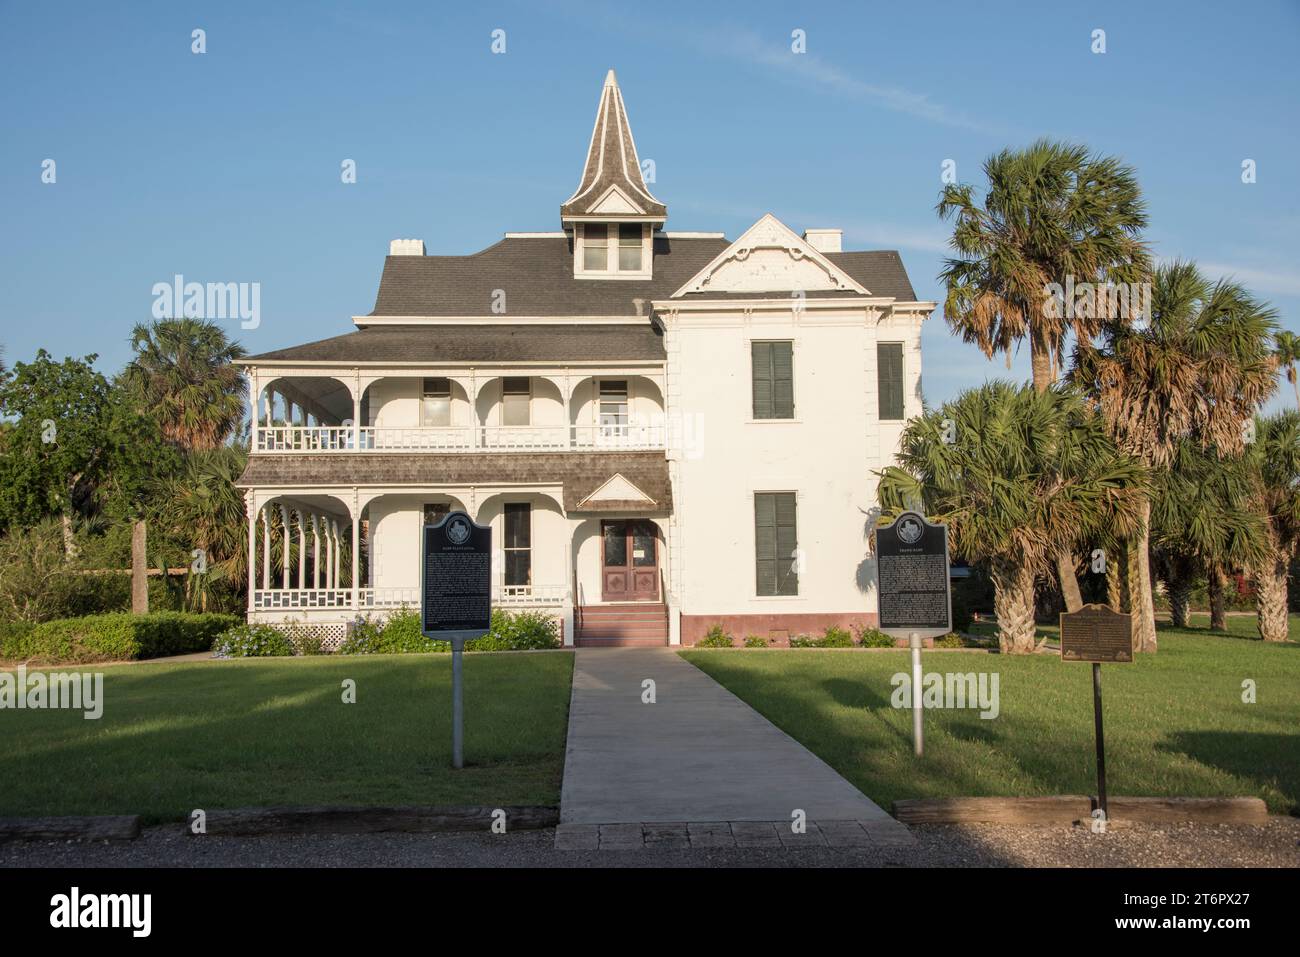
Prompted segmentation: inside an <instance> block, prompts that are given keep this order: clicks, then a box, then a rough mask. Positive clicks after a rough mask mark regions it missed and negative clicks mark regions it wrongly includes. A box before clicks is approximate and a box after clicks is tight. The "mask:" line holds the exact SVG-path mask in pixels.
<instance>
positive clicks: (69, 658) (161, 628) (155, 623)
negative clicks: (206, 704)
mask: <svg viewBox="0 0 1300 957" xmlns="http://www.w3.org/2000/svg"><path fill="white" fill-rule="evenodd" d="M238 623H239V618H238V617H236V616H234V615H187V614H182V613H180V612H156V613H154V614H149V615H131V614H127V613H125V612H115V613H113V614H108V615H87V616H85V617H82V618H59V619H55V620H54V621H47V622H43V623H42V624H39V625H36V626H34V627H32V628H30V629H28V630H26V631H25V632H14V633H12V635H11V637H9V638H8V639H7V640H6V645H7V647H6V649H5V654H6V655H7V656H9V657H13V658H20V659H25V660H38V661H44V662H49V663H59V662H69V663H78V662H94V661H122V660H133V659H139V658H160V657H163V656H165V655H183V654H190V653H193V652H197V651H207V650H208V649H209V648H211V647H212V644H213V641H214V640H215V639H216V638H217V636H218V635H220V634H221V633H222V632H223V631H225V630H226V629H228V628H231V627H232V626H234V625H237V624H238Z"/></svg>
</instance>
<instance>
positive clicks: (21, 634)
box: [0, 621, 36, 659]
mask: <svg viewBox="0 0 1300 957" xmlns="http://www.w3.org/2000/svg"><path fill="white" fill-rule="evenodd" d="M35 627H36V626H35V625H33V624H32V623H31V622H30V621H0V659H4V658H21V657H22V649H23V643H24V642H25V641H26V640H27V635H28V633H29V632H30V631H31V630H32V629H33V628H35Z"/></svg>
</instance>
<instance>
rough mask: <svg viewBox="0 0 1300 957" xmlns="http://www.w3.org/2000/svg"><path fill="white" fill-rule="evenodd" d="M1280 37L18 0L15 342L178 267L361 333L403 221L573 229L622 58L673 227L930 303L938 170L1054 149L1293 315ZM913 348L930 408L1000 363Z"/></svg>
mask: <svg viewBox="0 0 1300 957" xmlns="http://www.w3.org/2000/svg"><path fill="white" fill-rule="evenodd" d="M195 28H202V29H204V30H205V31H206V34H207V52H206V53H205V54H203V55H195V54H193V53H191V51H190V46H191V31H192V30H194V29H195ZM498 28H499V29H503V30H505V31H506V53H505V54H504V55H494V54H493V53H492V52H491V49H490V44H491V33H492V31H493V30H494V29H498ZM795 29H801V30H804V31H805V32H806V36H807V52H806V53H804V54H802V55H796V54H793V53H792V52H791V51H790V44H791V40H790V36H791V31H792V30H795ZM1095 29H1103V30H1105V32H1106V48H1107V49H1106V52H1105V53H1104V54H1094V53H1092V52H1091V50H1090V47H1091V44H1092V39H1091V34H1092V31H1093V30H1095ZM1298 40H1300V4H1297V3H1296V2H1294V0H1291V2H1286V0H1261V2H1257V3H1253V4H1251V5H1249V6H1248V7H1241V6H1239V5H1228V4H1216V3H1196V2H1179V3H1163V2H1149V3H1140V4H1134V3H1131V2H1128V3H1092V4H1087V5H1083V4H1066V3H1061V4H1051V3H1029V2H1024V3H1010V2H1005V3H998V2H992V3H978V4H977V3H969V2H964V3H939V2H927V3H914V4H893V3H891V4H884V3H853V4H844V5H837V4H817V5H814V6H811V7H810V8H808V9H800V8H799V6H798V5H795V4H791V3H788V2H786V3H743V4H728V5H722V4H717V5H714V4H700V3H685V4H672V3H655V4H601V3H598V2H595V0H588V2H583V3H555V4H538V5H531V4H530V5H524V4H482V5H479V4H474V5H469V4H454V5H453V4H433V3H385V4H382V5H380V4H373V3H371V4H366V3H312V4H308V3H282V4H281V3H277V4H259V3H243V2H235V3H220V4H217V3H214V2H209V3H186V2H167V3H146V2H137V3H129V4H120V5H119V4H100V3H77V4H67V3H49V4H28V3H15V2H3V3H0V116H3V118H4V125H3V129H4V134H3V137H0V223H2V224H3V225H2V227H0V293H2V294H3V303H4V310H5V316H4V320H3V326H2V327H0V343H3V345H4V349H5V358H6V361H7V362H9V363H12V362H14V361H17V360H25V359H29V358H31V356H32V355H34V353H35V351H36V349H37V348H40V347H45V348H46V349H49V350H50V351H51V352H53V353H55V354H56V355H64V354H76V355H81V354H85V353H90V352H97V353H99V354H100V355H101V357H102V358H101V363H100V364H101V367H102V368H103V369H105V371H113V370H115V369H117V368H118V367H119V366H120V365H121V364H122V363H123V362H124V361H125V360H126V358H127V357H128V355H129V347H128V344H127V339H128V336H129V334H130V330H131V327H132V325H133V324H134V323H136V322H139V321H145V320H148V319H149V318H150V308H151V305H152V302H153V296H152V293H151V289H152V286H153V284H154V283H157V282H167V281H170V279H171V277H172V276H173V275H174V274H176V273H181V274H183V275H184V276H185V277H186V278H187V279H189V280H197V281H201V282H209V281H212V282H259V283H260V284H261V289H262V302H261V310H262V323H261V326H260V327H259V328H258V329H256V330H247V331H246V330H241V329H239V328H238V324H237V323H235V322H231V323H230V327H231V332H232V334H234V335H236V336H237V337H238V338H239V339H240V340H241V341H242V342H243V343H244V345H245V346H246V347H247V348H248V349H249V350H250V351H252V352H261V351H264V350H268V349H273V348H277V347H280V346H283V345H288V344H292V343H296V342H305V341H309V340H312V339H318V338H324V337H326V336H330V335H336V334H339V333H342V332H346V331H348V330H350V329H351V328H352V326H351V322H350V317H351V316H353V315H355V314H359V313H365V312H369V311H370V309H371V307H372V306H373V304H374V296H375V291H376V288H377V285H378V279H379V273H380V269H381V267H382V265H383V256H384V254H385V252H386V251H387V247H388V241H389V240H390V239H392V238H395V237H417V238H422V239H423V240H424V241H425V243H426V245H427V247H428V250H429V252H430V253H444V254H463V253H468V252H473V251H476V250H478V249H481V248H483V247H484V246H487V245H490V244H491V243H493V242H495V241H496V240H497V239H499V238H500V236H501V234H502V233H503V232H505V231H507V230H553V229H558V228H559V215H558V207H559V204H560V203H561V202H562V201H563V200H564V199H565V198H567V197H568V195H569V194H570V193H571V192H572V190H573V188H574V186H575V184H576V183H577V180H578V176H579V173H580V172H581V165H582V159H583V154H584V151H585V149H586V146H587V141H588V138H589V136H590V132H591V121H592V117H593V115H594V111H595V108H596V103H597V100H598V97H599V92H600V85H601V82H602V80H603V78H604V75H605V71H606V70H607V69H609V68H610V67H613V68H614V69H616V70H617V72H618V76H619V81H620V84H621V86H622V88H623V94H624V97H625V100H626V102H627V106H628V110H629V114H630V116H631V119H632V124H633V130H634V132H635V134H636V137H637V145H638V148H639V150H640V152H641V156H642V158H643V159H645V158H651V159H653V160H654V161H655V164H656V168H657V182H656V183H655V185H654V187H653V188H654V192H655V193H656V195H657V196H658V197H659V198H660V199H661V200H663V201H664V202H666V203H667V205H668V212H669V220H668V228H669V229H670V230H721V231H724V232H725V233H726V234H727V235H728V236H729V237H731V238H735V237H736V236H737V235H739V234H740V232H741V231H743V230H744V229H745V228H746V227H747V226H749V225H750V224H752V223H753V221H754V220H756V219H757V218H758V217H759V216H760V215H762V214H763V213H764V212H768V211H771V212H773V213H775V214H776V215H777V216H778V217H780V218H781V219H782V220H784V221H785V222H786V223H787V224H788V225H790V226H791V227H792V228H794V229H795V230H797V231H801V230H803V229H804V228H806V227H810V226H811V227H817V226H823V227H824V226H832V227H833V226H838V227H841V228H843V229H844V231H845V248H847V249H881V248H896V249H898V250H899V251H900V252H901V253H902V256H903V260H904V262H905V263H906V265H907V268H908V271H909V273H910V275H911V277H912V281H913V284H914V285H915V286H916V289H917V292H918V293H919V294H920V295H921V296H922V297H923V298H930V299H935V300H939V301H941V300H942V294H941V290H940V287H939V284H938V283H937V281H936V279H935V276H936V274H937V272H938V269H939V266H940V262H941V260H942V258H943V256H944V248H945V240H946V233H945V228H944V225H943V224H942V223H940V222H939V221H938V219H937V218H936V216H935V214H934V203H935V201H936V198H937V195H938V191H939V188H940V171H941V165H942V163H943V162H944V160H946V159H951V160H954V161H955V162H956V164H957V175H958V178H960V179H962V180H965V181H974V182H977V183H980V182H982V177H981V175H980V164H981V162H982V161H983V160H984V158H985V157H986V156H988V155H989V154H990V153H992V152H994V151H996V150H998V149H1000V148H1002V147H1004V146H1018V145H1024V144H1026V143H1028V142H1030V141H1031V140H1033V139H1034V138H1036V137H1039V136H1044V135H1046V136H1051V137H1058V138H1066V139H1073V140H1078V141H1082V142H1084V143H1086V144H1088V145H1089V146H1090V147H1092V148H1093V149H1095V150H1098V151H1101V152H1106V153H1114V154H1117V155H1120V156H1122V157H1123V158H1124V159H1125V160H1126V161H1128V162H1129V163H1131V164H1133V165H1134V166H1135V167H1136V168H1137V170H1138V172H1139V175H1140V178H1141V181H1142V185H1143V188H1144V191H1145V195H1146V197H1147V199H1148V202H1149V205H1150V214H1151V228H1150V230H1149V232H1148V238H1149V239H1150V241H1151V242H1152V244H1153V246H1154V250H1155V252H1156V254H1157V255H1158V256H1161V257H1168V258H1172V257H1185V258H1193V259H1196V260H1197V261H1198V262H1200V263H1201V264H1202V265H1203V266H1204V267H1205V268H1206V270H1207V271H1209V272H1210V273H1211V274H1213V275H1220V274H1232V275H1235V276H1236V277H1237V278H1238V279H1240V280H1242V281H1243V282H1245V283H1246V284H1247V285H1248V286H1249V287H1250V288H1251V289H1253V290H1254V291H1255V292H1256V293H1257V294H1258V295H1260V296H1263V297H1264V298H1266V299H1268V300H1269V301H1271V302H1272V303H1273V304H1274V305H1275V306H1276V307H1277V309H1278V310H1279V312H1280V313H1281V322H1282V325H1283V326H1285V327H1288V328H1291V329H1300V124H1297V122H1296V120H1297V115H1298V111H1297V105H1298V104H1300V66H1297V60H1296V57H1295V48H1296V44H1297V41H1298ZM47 158H52V159H54V160H55V161H56V163H57V182H56V183H54V184H52V185H51V184H43V183H42V182H41V164H42V161H43V160H45V159H47ZM345 159H353V160H355V161H356V164H357V182H356V183H355V184H353V185H344V184H343V183H341V182H340V175H339V174H340V164H341V163H342V162H343V161H344V160H345ZM1243 159H1253V160H1255V162H1256V164H1257V182H1255V183H1254V184H1250V185H1246V184H1243V183H1242V182H1241V163H1242V161H1243ZM923 347H924V362H925V373H924V385H925V392H926V397H927V400H928V401H930V402H932V403H934V402H939V401H943V400H944V399H947V398H950V397H951V396H953V395H954V394H955V393H956V392H958V391H959V390H961V389H962V388H966V387H968V386H971V385H976V384H978V383H980V382H982V381H984V380H985V379H986V378H990V377H997V376H1005V375H1007V374H1008V373H1007V371H1006V368H1005V366H1004V364H1003V361H1002V360H1001V359H997V360H994V361H991V362H990V361H986V360H985V359H984V358H983V356H982V355H981V354H980V353H979V352H978V351H977V350H975V348H974V347H972V346H967V345H964V344H963V343H961V342H960V340H958V339H956V338H954V337H953V336H952V335H951V334H950V333H949V331H948V329H947V327H946V325H945V323H944V321H943V318H942V316H941V314H940V313H938V312H936V314H935V316H934V317H933V318H932V319H931V320H930V321H929V322H927V324H926V330H925V334H924V341H923ZM1010 374H1011V375H1012V376H1014V377H1017V378H1025V377H1027V376H1028V361H1027V356H1026V355H1023V354H1022V355H1020V356H1017V357H1016V359H1015V361H1014V363H1013V368H1012V372H1011V373H1010ZM1289 393H1290V390H1289V389H1288V390H1287V391H1286V393H1282V398H1280V399H1279V400H1277V401H1276V402H1275V403H1274V405H1276V404H1277V403H1278V402H1281V401H1283V399H1285V401H1286V403H1287V404H1289V403H1290V401H1291V399H1290V397H1289Z"/></svg>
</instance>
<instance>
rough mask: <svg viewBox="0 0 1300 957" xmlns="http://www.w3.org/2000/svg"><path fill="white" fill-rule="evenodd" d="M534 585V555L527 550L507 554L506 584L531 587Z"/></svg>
mask: <svg viewBox="0 0 1300 957" xmlns="http://www.w3.org/2000/svg"><path fill="white" fill-rule="evenodd" d="M532 583H533V555H532V552H530V551H528V550H527V549H524V550H521V551H508V552H506V584H507V585H531V584H532Z"/></svg>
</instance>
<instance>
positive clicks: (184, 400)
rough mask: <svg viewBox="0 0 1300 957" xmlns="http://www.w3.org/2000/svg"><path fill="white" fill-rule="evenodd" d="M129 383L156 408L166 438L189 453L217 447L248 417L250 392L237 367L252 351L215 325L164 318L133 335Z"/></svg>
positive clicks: (126, 374)
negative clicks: (247, 409)
mask: <svg viewBox="0 0 1300 957" xmlns="http://www.w3.org/2000/svg"><path fill="white" fill-rule="evenodd" d="M131 348H132V349H134V350H135V358H134V359H132V360H131V362H130V363H129V364H128V365H127V367H126V369H125V371H124V372H123V379H124V381H125V383H126V385H127V386H128V388H130V389H132V390H133V391H134V393H135V394H136V395H137V396H138V397H139V399H140V400H141V402H142V404H143V405H144V407H145V408H148V409H150V410H152V413H153V415H154V416H155V417H156V418H157V420H158V423H159V426H160V428H161V429H162V434H163V436H164V437H165V438H166V439H167V440H168V441H169V442H173V443H175V444H176V445H178V446H180V447H181V448H184V449H215V448H217V447H218V446H220V445H221V444H222V443H224V442H225V441H226V439H227V438H229V437H230V435H231V434H232V433H233V432H234V431H235V429H236V428H237V427H238V425H239V423H240V421H241V420H242V418H243V416H244V397H245V392H246V391H247V388H246V385H245V382H244V378H243V376H242V375H240V372H239V369H238V368H237V367H236V366H234V365H231V363H232V362H233V361H234V360H235V359H239V358H242V357H243V356H244V355H245V354H246V353H245V351H244V348H243V346H241V345H239V343H237V342H231V341H230V340H229V339H228V338H227V337H226V334H225V332H223V331H222V329H221V328H220V327H219V326H217V325H216V324H215V323H212V322H207V321H205V320H200V319H161V320H158V321H157V322H155V323H153V324H152V325H150V326H146V325H137V326H136V327H135V329H134V330H133V331H132V333H131Z"/></svg>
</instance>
